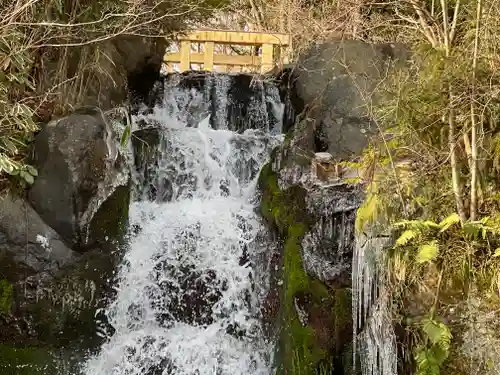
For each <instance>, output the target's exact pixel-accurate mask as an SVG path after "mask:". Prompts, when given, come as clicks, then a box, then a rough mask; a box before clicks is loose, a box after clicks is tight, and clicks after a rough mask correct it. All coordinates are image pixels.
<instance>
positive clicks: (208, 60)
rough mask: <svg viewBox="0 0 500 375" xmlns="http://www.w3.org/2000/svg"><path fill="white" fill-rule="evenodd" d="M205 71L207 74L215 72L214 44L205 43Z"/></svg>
mask: <svg viewBox="0 0 500 375" xmlns="http://www.w3.org/2000/svg"><path fill="white" fill-rule="evenodd" d="M203 70H206V71H207V72H211V71H212V70H214V42H205V51H204V56H203Z"/></svg>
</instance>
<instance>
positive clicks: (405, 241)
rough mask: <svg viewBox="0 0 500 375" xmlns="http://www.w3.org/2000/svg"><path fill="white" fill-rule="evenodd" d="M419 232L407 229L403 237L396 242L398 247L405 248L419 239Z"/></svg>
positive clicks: (402, 234)
mask: <svg viewBox="0 0 500 375" xmlns="http://www.w3.org/2000/svg"><path fill="white" fill-rule="evenodd" d="M419 234H420V233H419V232H418V231H415V230H413V229H407V230H405V231H404V232H403V233H401V236H399V238H398V239H397V240H396V246H404V245H407V244H408V243H409V242H410V241H411V240H413V239H415V238H417V237H418V236H419Z"/></svg>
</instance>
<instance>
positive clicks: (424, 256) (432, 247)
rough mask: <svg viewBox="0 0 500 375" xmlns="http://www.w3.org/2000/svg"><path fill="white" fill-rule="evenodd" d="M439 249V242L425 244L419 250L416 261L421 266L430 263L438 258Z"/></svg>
mask: <svg viewBox="0 0 500 375" xmlns="http://www.w3.org/2000/svg"><path fill="white" fill-rule="evenodd" d="M438 252H439V247H438V243H437V241H431V242H427V243H424V244H423V245H422V246H420V248H419V249H418V253H417V257H416V261H417V263H419V264H422V263H426V262H430V261H432V260H434V259H436V258H437V255H438Z"/></svg>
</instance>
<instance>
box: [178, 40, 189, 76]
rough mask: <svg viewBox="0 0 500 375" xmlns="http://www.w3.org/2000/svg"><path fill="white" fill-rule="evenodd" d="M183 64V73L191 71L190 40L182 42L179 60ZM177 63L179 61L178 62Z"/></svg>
mask: <svg viewBox="0 0 500 375" xmlns="http://www.w3.org/2000/svg"><path fill="white" fill-rule="evenodd" d="M178 61H180V63H181V66H180V68H181V71H182V72H185V71H187V70H190V69H191V42H190V41H188V40H183V41H181V52H180V57H179V60H178ZM176 62H177V61H176Z"/></svg>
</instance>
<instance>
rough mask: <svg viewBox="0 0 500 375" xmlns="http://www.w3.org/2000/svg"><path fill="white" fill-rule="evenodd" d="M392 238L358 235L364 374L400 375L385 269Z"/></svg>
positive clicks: (356, 296)
mask: <svg viewBox="0 0 500 375" xmlns="http://www.w3.org/2000/svg"><path fill="white" fill-rule="evenodd" d="M390 244H391V239H390V238H389V237H374V238H369V237H367V236H365V235H364V234H358V235H357V239H356V244H355V248H354V255H353V267H352V287H353V292H352V301H353V306H352V311H353V323H354V324H353V327H354V332H353V338H354V348H356V349H357V350H354V351H353V353H354V364H356V360H357V355H359V362H360V364H361V373H362V375H397V346H396V337H395V334H394V330H393V325H392V322H391V315H390V295H389V291H388V290H387V289H386V287H385V285H386V284H385V281H384V277H385V276H386V275H385V273H384V270H383V269H382V267H381V265H382V264H383V263H382V256H383V250H384V249H385V248H387V247H388V246H390Z"/></svg>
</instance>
